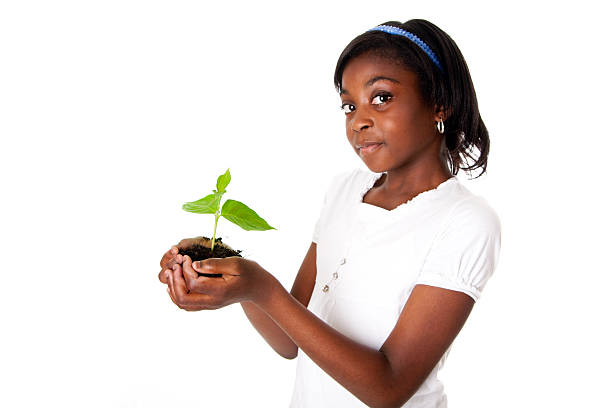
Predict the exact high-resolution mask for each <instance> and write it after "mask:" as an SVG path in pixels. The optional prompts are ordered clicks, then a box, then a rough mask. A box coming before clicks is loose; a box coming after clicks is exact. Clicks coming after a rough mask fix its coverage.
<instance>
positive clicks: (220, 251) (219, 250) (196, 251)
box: [179, 237, 242, 278]
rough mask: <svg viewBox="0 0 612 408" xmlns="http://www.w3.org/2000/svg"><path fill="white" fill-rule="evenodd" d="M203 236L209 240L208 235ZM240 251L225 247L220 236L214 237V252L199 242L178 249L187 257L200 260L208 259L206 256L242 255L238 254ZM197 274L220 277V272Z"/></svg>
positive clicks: (225, 256) (227, 256)
mask: <svg viewBox="0 0 612 408" xmlns="http://www.w3.org/2000/svg"><path fill="white" fill-rule="evenodd" d="M204 238H205V239H208V240H210V238H208V237H204ZM219 244H221V245H219ZM240 252H242V251H241V250H233V249H230V248H228V247H226V246H225V245H224V244H222V241H221V238H215V249H214V253H211V251H210V248H209V247H207V246H204V245H199V244H196V245H192V246H190V247H189V248H185V249H179V254H181V255H187V256H189V258H191V260H192V261H201V260H203V259H208V258H229V257H230V256H239V257H242V255H240ZM198 275H200V276H207V277H209V278H219V277H221V274H220V273H200V272H198Z"/></svg>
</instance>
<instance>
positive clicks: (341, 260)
mask: <svg viewBox="0 0 612 408" xmlns="http://www.w3.org/2000/svg"><path fill="white" fill-rule="evenodd" d="M345 263H346V258H342V259H340V265H339V266H338V269H337V270H336V272H334V273H333V275H332V280H330V281H329V282H327V285H325V286H323V289H322V290H323V292H324V293H327V292H329V289H330V287H329V285H331V283H332V282H333V281H334V280H337V279H338V276H339V275H338V270H340V268H341V267H342V265H344V264H345Z"/></svg>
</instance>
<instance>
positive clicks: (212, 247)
mask: <svg viewBox="0 0 612 408" xmlns="http://www.w3.org/2000/svg"><path fill="white" fill-rule="evenodd" d="M220 216H221V214H219V211H217V212H216V213H215V229H214V230H213V236H212V244H211V245H210V254H211V256H212V254H213V249H215V235H216V234H217V222H218V221H219V217H220Z"/></svg>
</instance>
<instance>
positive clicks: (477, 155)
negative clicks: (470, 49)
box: [334, 20, 489, 177]
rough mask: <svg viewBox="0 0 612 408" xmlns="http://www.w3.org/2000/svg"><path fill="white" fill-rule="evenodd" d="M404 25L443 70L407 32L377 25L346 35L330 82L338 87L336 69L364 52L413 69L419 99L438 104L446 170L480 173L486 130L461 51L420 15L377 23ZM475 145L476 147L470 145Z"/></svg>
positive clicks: (486, 143)
mask: <svg viewBox="0 0 612 408" xmlns="http://www.w3.org/2000/svg"><path fill="white" fill-rule="evenodd" d="M383 24H385V25H390V26H394V27H399V28H401V29H403V30H406V31H409V32H411V33H413V34H415V35H416V36H417V37H419V38H420V39H421V40H423V41H424V42H425V43H426V44H427V45H429V47H430V48H431V49H432V50H433V52H434V53H435V54H436V56H437V57H438V60H439V61H440V64H441V65H442V69H443V72H442V71H441V70H440V69H439V68H438V67H437V66H436V65H435V64H434V63H433V61H432V60H431V59H430V58H429V57H428V56H427V54H426V53H425V52H424V51H423V50H422V49H421V48H419V47H418V46H417V45H416V44H415V43H413V42H412V41H411V40H409V39H408V38H406V37H404V36H401V35H393V34H387V33H384V32H381V31H366V32H365V33H363V34H361V35H359V36H358V37H356V38H355V39H354V40H353V41H351V42H350V43H349V44H348V45H347V46H346V48H345V49H344V51H342V54H340V58H338V63H337V65H336V71H335V72H334V85H335V86H336V89H337V90H338V92H340V90H341V89H342V73H343V72H344V68H345V67H346V64H347V63H348V62H349V61H350V60H351V59H352V58H355V57H357V56H359V55H361V54H363V53H365V52H372V53H374V54H375V55H377V56H380V57H384V58H388V59H391V60H394V61H398V62H400V63H402V64H403V65H404V67H405V68H407V69H409V70H410V71H412V72H414V73H415V74H416V75H417V78H418V81H419V88H420V91H421V95H422V96H423V99H424V100H425V101H426V102H427V103H428V104H430V105H431V106H438V107H444V109H445V116H446V117H445V120H444V128H445V131H444V136H445V138H444V141H445V146H446V149H445V154H444V155H445V157H446V162H447V165H448V167H449V170H450V171H451V173H452V174H453V175H456V174H457V173H458V171H459V169H461V170H464V171H467V172H468V173H469V174H470V175H471V172H472V171H474V170H476V169H478V168H480V169H481V171H480V174H478V176H476V177H480V176H481V175H482V174H483V173H484V172H485V171H486V169H487V157H488V155H489V132H488V131H487V128H486V127H485V124H484V122H483V121H482V118H481V117H480V113H479V111H478V101H477V100H476V92H475V91H474V85H473V84H472V78H471V77H470V71H469V70H468V67H467V64H466V62H465V59H464V58H463V55H462V54H461V51H459V48H458V47H457V44H455V42H454V41H453V39H452V38H450V37H449V36H448V34H446V33H445V32H444V31H442V30H441V29H440V28H438V27H437V26H435V25H434V24H432V23H430V22H429V21H426V20H410V21H406V22H405V23H403V24H402V23H400V22H399V21H389V22H386V23H383ZM475 150H477V152H476V151H475Z"/></svg>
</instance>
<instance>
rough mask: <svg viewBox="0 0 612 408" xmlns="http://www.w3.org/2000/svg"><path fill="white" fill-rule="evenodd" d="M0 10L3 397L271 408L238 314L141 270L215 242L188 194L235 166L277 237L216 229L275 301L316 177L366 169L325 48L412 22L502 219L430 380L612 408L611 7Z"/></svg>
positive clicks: (510, 402) (299, 245) (247, 195)
mask: <svg viewBox="0 0 612 408" xmlns="http://www.w3.org/2000/svg"><path fill="white" fill-rule="evenodd" d="M0 4H1V5H0V136H1V151H0V154H1V157H0V170H1V172H0V181H1V190H0V191H2V198H1V200H0V205H1V211H0V217H1V225H0V231H1V242H0V244H1V245H0V251H1V259H2V264H3V268H2V289H3V293H2V295H0V313H1V330H2V331H1V334H0V342H1V347H0V375H1V377H2V378H1V379H0V405H1V406H4V407H42V406H46V407H85V406H86V407H169V406H171V407H193V406H202V407H244V406H256V407H259V406H266V407H282V406H287V405H288V403H289V399H290V395H291V391H292V387H293V379H294V372H295V360H292V361H289V360H285V359H283V358H281V357H279V356H277V355H276V354H275V353H274V351H273V350H272V349H270V348H269V347H268V346H267V344H266V343H265V342H264V340H263V339H262V338H261V337H259V335H258V334H257V333H256V332H255V330H254V329H253V328H252V327H251V326H250V324H249V323H248V321H247V320H246V318H245V317H244V316H243V313H242V309H241V308H240V306H239V305H232V306H230V307H227V308H225V309H222V310H218V311H214V312H198V313H187V312H184V311H182V310H179V309H177V308H176V307H175V306H174V305H173V304H172V303H171V302H170V300H169V299H168V296H167V294H166V289H165V286H164V285H162V284H160V283H159V282H158V281H157V272H158V271H159V266H158V262H159V259H160V257H161V255H162V253H163V252H164V251H166V250H167V249H168V248H169V246H170V245H171V244H173V243H175V242H177V241H178V240H179V239H180V238H182V237H187V236H195V235H200V234H209V233H210V231H211V230H212V222H211V218H212V217H204V216H201V215H196V214H191V213H186V212H184V211H182V210H181V204H182V203H183V202H185V201H191V200H195V199H198V198H200V197H202V196H203V195H205V194H207V193H208V191H209V190H210V189H212V188H213V187H214V182H215V180H216V177H217V176H218V175H219V174H221V173H222V172H223V171H225V169H226V168H228V167H229V168H230V169H231V171H232V175H233V180H232V183H231V184H230V186H229V190H228V191H229V192H228V194H227V197H228V198H235V199H238V200H242V201H244V202H246V203H247V204H249V205H250V206H252V207H253V208H254V209H255V210H256V211H258V212H259V213H260V214H261V215H262V216H263V217H264V218H266V219H267V220H268V221H269V222H270V223H271V224H272V225H274V226H275V227H277V228H278V231H269V232H249V233H246V232H243V231H242V230H240V229H239V228H238V227H236V226H234V225H233V224H231V223H229V222H227V221H225V220H221V221H220V224H219V231H220V232H221V236H222V237H224V238H226V239H227V240H229V241H231V242H232V243H233V244H234V246H235V247H237V248H242V249H244V250H245V251H244V254H245V255H246V256H248V257H250V258H252V259H255V260H256V261H258V262H259V263H260V264H261V265H262V266H264V267H265V268H266V269H268V270H269V271H270V272H271V273H273V274H274V275H275V276H276V277H277V278H278V279H279V280H280V281H281V282H282V283H283V284H284V285H285V286H286V287H288V288H290V286H291V284H292V282H293V277H294V276H295V273H296V272H297V269H298V267H299V265H300V263H301V261H302V259H303V256H304V254H305V253H306V250H307V248H308V246H309V243H310V238H311V234H312V229H313V227H314V223H315V221H316V218H317V216H318V213H319V210H320V206H321V204H322V200H323V194H324V192H325V189H326V187H327V185H328V181H329V179H330V176H332V175H334V174H336V173H338V172H339V171H343V170H346V169H350V168H354V167H359V166H362V163H361V162H360V160H359V158H358V157H357V156H355V155H354V153H353V152H352V151H351V149H350V147H349V145H348V143H347V142H346V141H345V138H344V117H343V114H342V112H341V111H340V109H339V108H338V107H339V98H338V96H337V94H336V93H335V90H334V88H333V83H332V75H333V71H334V67H335V64H336V60H337V57H338V56H339V54H340V52H341V51H342V49H343V48H344V46H345V45H346V44H347V43H348V42H349V41H350V40H351V39H352V38H354V37H355V36H357V35H359V34H360V33H362V32H364V31H365V30H367V29H369V28H371V27H373V26H375V25H377V24H379V23H382V22H385V21H388V20H401V21H405V20H409V19H411V18H425V19H428V20H430V21H432V22H434V23H435V24H437V25H438V26H439V27H441V28H442V29H443V30H445V31H446V32H447V33H449V34H450V35H451V37H453V39H454V40H455V41H456V42H457V44H458V45H459V47H460V48H461V50H462V52H463V54H464V56H465V58H466V60H467V62H468V65H469V67H470V70H471V73H472V78H473V81H474V84H475V87H476V91H477V94H478V98H479V104H480V108H481V114H482V117H483V119H484V121H485V123H486V125H487V127H488V128H489V130H490V136H491V154H490V157H489V172H488V174H487V175H486V176H484V177H482V178H480V179H478V180H476V181H467V180H466V181H465V184H466V186H468V188H470V189H471V190H472V191H474V192H476V193H478V194H481V195H484V196H485V197H486V198H487V199H488V201H489V203H490V204H491V205H492V206H493V208H495V209H496V210H497V212H498V214H499V216H500V218H501V220H502V226H503V239H502V254H501V259H500V263H499V266H498V269H497V271H496V274H495V276H494V277H493V278H492V280H491V281H490V283H489V285H488V286H487V288H486V290H485V292H484V294H483V297H482V298H481V300H480V301H479V302H478V303H477V305H476V307H475V309H474V311H473V313H472V315H471V316H470V318H469V320H468V322H467V324H466V326H465V328H464V330H463V331H462V332H461V333H460V335H459V337H458V338H457V340H456V342H455V344H454V346H453V351H452V353H451V355H450V358H449V359H448V360H447V365H446V367H445V368H444V370H443V371H442V373H441V377H442V378H443V380H444V381H445V384H446V389H447V393H448V396H449V401H450V406H452V407H491V406H494V407H517V406H521V407H542V406H556V407H572V406H590V405H593V406H602V405H603V404H604V401H606V400H609V393H608V391H607V388H608V387H609V384H608V383H609V372H610V363H612V361H611V358H610V352H609V349H608V345H609V344H610V343H611V342H612V337H611V336H610V334H609V333H608V331H609V328H610V323H609V322H610V318H609V311H610V306H611V302H610V300H609V295H608V294H609V289H608V283H609V282H610V273H611V272H612V268H611V267H610V257H609V253H610V250H609V243H610V239H609V231H610V227H611V226H612V225H611V221H610V215H609V214H610V208H612V205H611V204H612V203H611V200H610V198H609V197H608V192H609V190H610V187H609V186H610V181H609V177H608V175H607V172H608V168H609V165H608V164H607V160H608V159H609V157H610V148H611V147H612V145H611V143H610V138H611V137H612V132H611V131H610V126H611V124H610V119H609V118H610V113H609V110H610V94H611V90H612V89H611V86H610V80H609V73H610V71H611V69H612V66H611V64H610V58H609V55H608V54H609V53H608V51H609V42H608V40H609V38H611V37H612V35H611V34H612V32H611V30H610V24H609V19H608V17H609V14H606V13H605V12H604V10H603V4H604V2H601V4H599V3H596V2H589V1H582V2H573V3H564V2H537V1H528V2H518V1H515V2H511V3H500V2H483V3H476V2H469V1H467V2H466V1H462V2H457V1H449V2H443V1H438V2H419V3H416V2H409V1H397V2H373V1H363V2H361V1H344V2H329V1H328V2H321V3H310V2H309V3H306V2H303V3H301V4H292V3H291V2H278V3H271V2H246V1H245V2H224V3H220V2H215V3H214V5H213V3H206V2H203V1H128V0H122V1H113V0H107V1H53V2H45V1H39V2H35V1H3V2H2V3H0ZM463 179H464V180H465V179H466V178H465V177H464V178H463Z"/></svg>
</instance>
